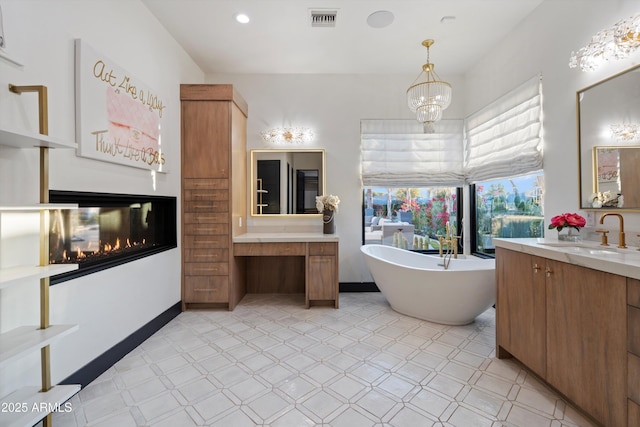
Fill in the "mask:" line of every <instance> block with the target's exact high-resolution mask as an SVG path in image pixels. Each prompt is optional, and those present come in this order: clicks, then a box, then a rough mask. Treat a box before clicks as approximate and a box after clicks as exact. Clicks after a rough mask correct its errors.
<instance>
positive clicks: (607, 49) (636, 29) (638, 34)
mask: <svg viewBox="0 0 640 427" xmlns="http://www.w3.org/2000/svg"><path fill="white" fill-rule="evenodd" d="M638 47H640V14H637V15H636V16H633V17H631V18H629V19H626V20H625V19H623V20H621V21H618V22H617V23H616V24H615V25H614V26H613V27H611V28H607V29H604V30H601V31H598V33H597V34H596V35H595V36H593V37H592V38H591V40H590V41H589V44H587V45H586V46H585V47H583V48H580V50H578V52H571V57H570V58H569V68H576V67H578V66H579V67H580V69H581V70H582V71H595V70H597V69H598V67H600V65H602V64H603V63H604V62H606V61H608V60H609V59H611V58H615V59H623V58H626V57H627V56H629V55H630V54H631V53H632V52H633V51H634V50H636V49H637V48H638Z"/></svg>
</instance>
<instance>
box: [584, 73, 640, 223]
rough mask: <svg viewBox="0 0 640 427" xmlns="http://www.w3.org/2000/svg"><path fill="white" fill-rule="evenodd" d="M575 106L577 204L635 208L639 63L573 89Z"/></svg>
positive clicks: (639, 196) (638, 195) (638, 204)
mask: <svg viewBox="0 0 640 427" xmlns="http://www.w3.org/2000/svg"><path fill="white" fill-rule="evenodd" d="M576 111H577V119H578V153H579V156H580V158H579V160H580V161H579V169H578V173H579V178H580V182H579V184H580V209H586V210H595V209H607V210H612V209H614V210H629V211H640V180H639V179H638V178H639V174H638V172H637V171H638V170H639V169H640V156H639V153H640V66H636V67H633V68H631V69H629V70H626V71H623V72H622V73H619V74H616V75H614V76H612V77H609V78H607V79H605V80H602V81H600V82H598V83H596V84H593V85H591V86H589V87H586V88H585V89H582V90H580V91H578V92H577V93H576ZM616 129H622V130H621V131H616ZM594 195H595V197H594Z"/></svg>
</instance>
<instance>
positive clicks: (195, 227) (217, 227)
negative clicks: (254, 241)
mask: <svg viewBox="0 0 640 427" xmlns="http://www.w3.org/2000/svg"><path fill="white" fill-rule="evenodd" d="M183 232H184V234H185V235H193V234H195V235H215V234H225V235H228V234H229V225H228V224H185V225H184V231H183Z"/></svg>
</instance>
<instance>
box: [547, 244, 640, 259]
mask: <svg viewBox="0 0 640 427" xmlns="http://www.w3.org/2000/svg"><path fill="white" fill-rule="evenodd" d="M539 245H540V246H548V247H552V248H562V249H563V250H564V251H566V252H569V253H578V254H588V255H599V256H622V255H624V254H625V253H633V252H632V251H630V250H629V249H622V251H628V252H621V251H620V250H618V249H617V248H609V247H605V246H600V247H599V246H589V245H585V244H580V243H569V242H566V243H560V242H559V243H539Z"/></svg>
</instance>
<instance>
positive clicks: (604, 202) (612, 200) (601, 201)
mask: <svg viewBox="0 0 640 427" xmlns="http://www.w3.org/2000/svg"><path fill="white" fill-rule="evenodd" d="M589 200H590V202H591V206H592V207H594V208H603V207H606V208H611V207H617V208H621V207H622V206H623V205H624V196H623V195H622V194H616V195H613V194H611V191H605V192H598V193H592V194H591V196H589Z"/></svg>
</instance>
